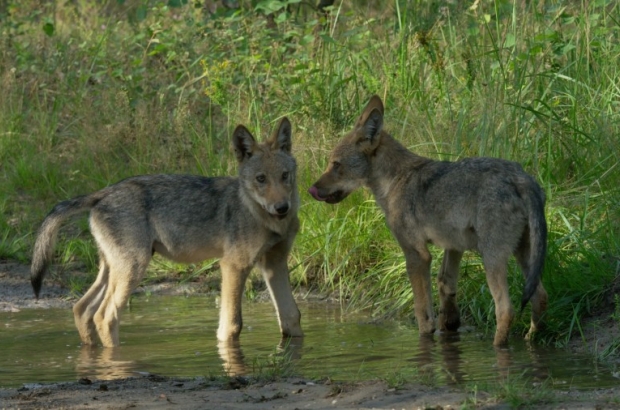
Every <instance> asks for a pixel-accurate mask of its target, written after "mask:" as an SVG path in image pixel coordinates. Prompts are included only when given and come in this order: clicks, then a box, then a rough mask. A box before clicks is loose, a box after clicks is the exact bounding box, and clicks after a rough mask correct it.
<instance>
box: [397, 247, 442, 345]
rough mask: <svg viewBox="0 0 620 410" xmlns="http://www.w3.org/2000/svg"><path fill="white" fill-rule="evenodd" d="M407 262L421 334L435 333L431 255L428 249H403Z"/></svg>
mask: <svg viewBox="0 0 620 410" xmlns="http://www.w3.org/2000/svg"><path fill="white" fill-rule="evenodd" d="M403 250H404V251H405V260H406V262H407V274H408V275H409V281H410V282H411V287H412V288H413V302H414V309H415V318H416V320H417V322H418V328H419V329H420V333H422V334H429V333H434V332H435V314H434V312H433V299H432V294H431V259H432V258H431V254H430V253H429V252H428V250H427V249H423V250H422V251H419V250H416V249H414V248H407V249H405V248H403Z"/></svg>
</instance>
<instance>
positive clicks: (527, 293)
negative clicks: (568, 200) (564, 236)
mask: <svg viewBox="0 0 620 410" xmlns="http://www.w3.org/2000/svg"><path fill="white" fill-rule="evenodd" d="M525 186H526V187H527V188H526V189H525V190H524V191H526V192H524V193H523V194H524V195H523V196H524V197H525V198H527V201H528V225H529V232H530V260H529V261H528V262H529V263H528V264H529V271H528V272H525V286H524V288H523V297H522V299H521V311H523V309H524V308H525V305H527V302H529V301H530V299H531V298H532V296H534V293H536V288H537V287H538V283H539V282H540V278H541V277H542V272H543V268H544V265H545V254H546V253H547V221H546V220H545V193H544V192H543V190H542V189H541V188H540V186H539V185H538V184H537V183H536V182H535V181H534V179H533V178H532V177H529V178H528V181H527V184H526V185H525Z"/></svg>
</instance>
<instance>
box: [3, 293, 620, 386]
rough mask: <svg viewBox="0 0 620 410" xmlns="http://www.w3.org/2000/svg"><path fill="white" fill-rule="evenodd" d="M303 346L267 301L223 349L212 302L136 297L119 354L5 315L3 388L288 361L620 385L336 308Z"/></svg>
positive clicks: (323, 369)
mask: <svg viewBox="0 0 620 410" xmlns="http://www.w3.org/2000/svg"><path fill="white" fill-rule="evenodd" d="M300 309H301V311H302V326H303V328H304V331H305V332H306V337H305V338H304V339H303V340H299V341H292V342H290V343H288V344H287V345H286V346H282V345H281V341H280V338H279V336H278V333H279V332H278V326H277V322H276V318H275V315H274V311H273V308H272V306H271V304H269V303H250V302H248V303H246V304H245V305H244V331H243V333H242V335H241V341H240V345H236V346H231V345H222V344H220V345H219V346H218V343H217V341H216V339H215V331H216V329H217V319H218V312H217V307H216V301H215V299H214V298H208V297H182V296H174V297H173V296H157V297H150V298H146V297H139V298H136V299H134V301H133V303H132V306H131V308H130V309H128V310H126V311H125V312H124V314H123V318H122V322H121V341H122V345H121V347H120V348H118V349H102V348H94V349H89V348H86V349H83V348H81V347H80V344H79V339H78V335H77V331H76V329H75V327H74V325H73V318H72V313H71V310H70V309H50V310H23V311H21V312H16V313H1V314H0V386H2V387H8V386H20V385H22V384H29V383H42V382H55V381H73V380H76V379H78V378H80V377H88V378H91V379H95V378H99V379H111V378H119V377H127V376H133V375H136V374H141V373H142V374H148V373H155V374H162V375H167V376H217V375H222V374H224V373H225V372H228V373H229V374H231V373H237V374H253V373H254V374H256V373H261V372H262V373H268V372H270V371H274V369H279V370H278V371H281V370H282V368H283V366H284V364H286V363H287V361H286V360H283V359H282V358H283V357H288V358H290V361H288V363H290V367H289V368H288V370H290V371H292V372H293V374H296V375H301V376H304V377H327V376H329V377H331V378H332V379H335V380H351V381H354V380H363V379H369V378H384V379H387V380H394V381H396V380H398V379H399V378H400V379H404V380H418V381H422V382H426V383H432V384H452V383H456V384H464V383H468V382H473V381H491V382H492V381H496V380H502V379H505V378H506V377H511V376H519V377H520V376H524V377H526V378H527V380H531V382H532V383H539V382H543V381H544V382H547V383H549V384H550V385H553V386H558V387H560V388H568V387H578V388H589V387H608V386H616V385H617V384H618V379H615V378H613V377H612V375H611V371H610V369H608V368H606V367H604V366H600V365H598V366H597V365H596V364H595V363H593V362H592V361H591V360H590V359H589V358H588V357H585V356H576V355H572V354H569V353H567V352H566V351H564V350H555V349H550V348H541V347H534V348H532V347H529V346H527V345H526V344H525V343H523V342H521V341H520V340H518V339H517V338H513V339H511V345H510V349H503V350H496V349H494V348H493V347H492V346H491V341H492V338H491V336H481V335H479V334H476V333H475V332H468V333H467V332H466V333H459V334H456V335H450V336H442V335H438V336H435V337H433V338H422V339H421V338H420V337H419V336H418V334H417V333H416V330H415V328H414V327H413V326H412V325H411V324H406V325H404V324H399V323H396V322H383V323H379V324H372V323H370V322H369V321H368V316H367V315H365V314H358V315H352V314H344V313H343V311H342V310H341V309H340V307H339V306H337V305H333V304H326V303H301V304H300Z"/></svg>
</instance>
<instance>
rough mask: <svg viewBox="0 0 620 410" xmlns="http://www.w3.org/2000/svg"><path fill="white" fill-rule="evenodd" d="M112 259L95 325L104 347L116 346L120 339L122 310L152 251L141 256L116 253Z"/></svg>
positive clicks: (140, 277)
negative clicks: (106, 285) (119, 330)
mask: <svg viewBox="0 0 620 410" xmlns="http://www.w3.org/2000/svg"><path fill="white" fill-rule="evenodd" d="M116 257H117V259H115V260H113V261H110V264H109V265H110V273H109V281H108V287H107V288H106V290H105V296H104V297H103V301H102V302H101V305H100V306H99V309H98V310H97V313H95V317H94V319H95V325H96V326H97V332H98V333H99V338H100V339H101V343H102V344H103V346H104V347H116V346H118V345H119V344H120V341H119V333H118V329H119V323H120V310H121V309H122V308H123V307H125V305H127V302H128V301H129V297H130V296H131V293H132V292H133V290H134V289H135V288H136V287H137V286H138V285H139V284H140V281H141V280H142V277H143V276H144V273H145V272H146V268H147V266H148V264H149V261H150V253H146V254H145V255H140V257H127V255H122V256H121V255H118V254H117V255H116Z"/></svg>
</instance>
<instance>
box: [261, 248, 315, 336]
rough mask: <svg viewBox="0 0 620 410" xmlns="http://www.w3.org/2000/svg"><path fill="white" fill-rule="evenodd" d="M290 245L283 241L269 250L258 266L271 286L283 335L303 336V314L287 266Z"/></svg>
mask: <svg viewBox="0 0 620 410" xmlns="http://www.w3.org/2000/svg"><path fill="white" fill-rule="evenodd" d="M287 257H288V246H286V244H284V243H281V244H278V245H276V246H275V247H274V248H272V249H271V250H270V251H268V252H267V253H266V254H265V255H264V256H263V257H262V258H261V259H260V261H259V263H258V266H259V268H260V269H261V271H262V273H263V278H264V279H265V282H266V283H267V287H268V288H269V293H270V295H271V300H272V301H273V304H274V306H275V308H276V311H277V314H278V321H279V322H280V331H281V332H282V336H288V337H301V336H303V335H304V333H303V331H302V330H301V324H300V321H301V314H300V313H299V309H298V308H297V304H296V303H295V299H294V298H293V292H292V290H291V284H290V280H289V271H288V266H287Z"/></svg>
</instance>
